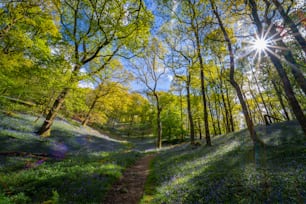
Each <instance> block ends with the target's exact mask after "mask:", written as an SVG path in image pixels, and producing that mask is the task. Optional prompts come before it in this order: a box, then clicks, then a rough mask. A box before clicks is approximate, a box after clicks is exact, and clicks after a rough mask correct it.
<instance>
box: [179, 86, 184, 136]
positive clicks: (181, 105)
mask: <svg viewBox="0 0 306 204" xmlns="http://www.w3.org/2000/svg"><path fill="white" fill-rule="evenodd" d="M180 109H181V110H180V111H181V140H184V131H183V130H184V129H183V123H184V121H183V97H182V90H180Z"/></svg>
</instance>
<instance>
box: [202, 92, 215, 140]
mask: <svg viewBox="0 0 306 204" xmlns="http://www.w3.org/2000/svg"><path fill="white" fill-rule="evenodd" d="M207 99H208V101H207V103H208V109H209V112H210V117H211V122H212V124H213V130H214V135H217V132H216V124H215V119H214V115H213V112H212V106H211V102H210V99H209V98H208V97H207ZM201 139H202V138H201Z"/></svg>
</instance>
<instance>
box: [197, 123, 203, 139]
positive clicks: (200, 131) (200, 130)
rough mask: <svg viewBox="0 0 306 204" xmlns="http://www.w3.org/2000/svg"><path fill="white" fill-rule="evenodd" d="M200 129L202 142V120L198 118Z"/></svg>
mask: <svg viewBox="0 0 306 204" xmlns="http://www.w3.org/2000/svg"><path fill="white" fill-rule="evenodd" d="M198 127H199V134H200V140H202V127H201V120H200V118H198Z"/></svg>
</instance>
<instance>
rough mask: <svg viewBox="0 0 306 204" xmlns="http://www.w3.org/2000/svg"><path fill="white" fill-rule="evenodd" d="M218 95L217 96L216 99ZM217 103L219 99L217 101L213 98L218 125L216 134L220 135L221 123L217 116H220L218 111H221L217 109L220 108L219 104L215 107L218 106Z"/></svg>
mask: <svg viewBox="0 0 306 204" xmlns="http://www.w3.org/2000/svg"><path fill="white" fill-rule="evenodd" d="M218 98H219V97H217V98H216V99H218ZM217 103H219V100H218V101H217V100H215V108H216V117H217V126H218V133H217V134H219V135H221V134H222V131H221V125H220V120H219V118H220V112H221V111H219V110H220V106H219V108H217V107H218V104H217Z"/></svg>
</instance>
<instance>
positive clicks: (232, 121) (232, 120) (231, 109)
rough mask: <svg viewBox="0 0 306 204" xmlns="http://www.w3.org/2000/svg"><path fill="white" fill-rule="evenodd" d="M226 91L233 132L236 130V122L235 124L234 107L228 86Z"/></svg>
mask: <svg viewBox="0 0 306 204" xmlns="http://www.w3.org/2000/svg"><path fill="white" fill-rule="evenodd" d="M225 92H226V100H227V104H228V110H229V115H230V123H231V132H234V131H235V124H234V119H233V113H232V111H233V108H232V106H231V102H230V100H229V94H228V87H227V86H226V89H225Z"/></svg>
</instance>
